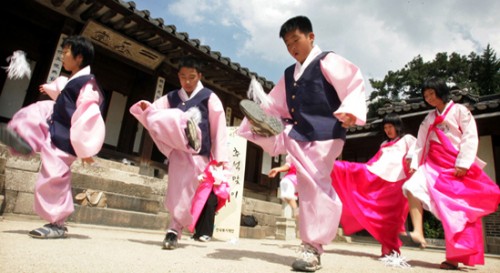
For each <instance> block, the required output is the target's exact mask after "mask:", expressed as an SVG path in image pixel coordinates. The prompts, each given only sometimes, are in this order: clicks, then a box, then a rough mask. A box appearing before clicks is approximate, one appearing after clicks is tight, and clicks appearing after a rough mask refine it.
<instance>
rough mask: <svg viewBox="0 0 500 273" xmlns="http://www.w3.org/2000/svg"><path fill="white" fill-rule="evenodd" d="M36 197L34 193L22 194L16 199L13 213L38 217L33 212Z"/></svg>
mask: <svg viewBox="0 0 500 273" xmlns="http://www.w3.org/2000/svg"><path fill="white" fill-rule="evenodd" d="M33 202H34V196H33V194H32V193H27V192H20V193H19V194H18V195H17V198H16V204H15V206H14V211H13V213H17V214H27V215H36V213H35V211H34V210H33Z"/></svg>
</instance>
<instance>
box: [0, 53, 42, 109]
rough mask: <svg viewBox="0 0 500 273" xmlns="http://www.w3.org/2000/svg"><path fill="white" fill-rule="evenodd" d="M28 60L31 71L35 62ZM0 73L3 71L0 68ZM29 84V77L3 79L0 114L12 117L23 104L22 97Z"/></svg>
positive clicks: (24, 95)
mask: <svg viewBox="0 0 500 273" xmlns="http://www.w3.org/2000/svg"><path fill="white" fill-rule="evenodd" d="M28 61H29V62H30V66H31V71H33V69H34V68H35V65H36V62H34V61H31V60H28ZM0 73H5V71H4V70H3V69H0ZM29 84H30V79H28V78H26V77H24V78H22V79H18V80H11V79H9V78H8V77H7V78H6V79H5V84H4V86H3V89H2V93H1V95H0V116H2V117H5V118H12V116H13V115H14V114H15V113H16V112H17V111H18V110H19V109H21V107H22V106H23V101H24V98H25V97H26V92H27V90H28V86H29Z"/></svg>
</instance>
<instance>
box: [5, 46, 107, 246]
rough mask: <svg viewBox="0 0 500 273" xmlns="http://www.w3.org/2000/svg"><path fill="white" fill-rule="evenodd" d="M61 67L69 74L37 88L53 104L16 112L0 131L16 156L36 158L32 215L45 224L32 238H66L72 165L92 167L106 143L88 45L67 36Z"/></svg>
mask: <svg viewBox="0 0 500 273" xmlns="http://www.w3.org/2000/svg"><path fill="white" fill-rule="evenodd" d="M62 47H63V52H62V62H63V67H64V69H65V70H67V71H69V72H70V76H69V79H68V78H67V77H64V76H61V77H59V78H57V79H56V80H55V81H54V82H52V83H50V84H44V85H41V86H40V92H42V93H47V94H48V95H49V96H50V97H51V98H52V99H53V100H55V102H54V101H50V100H46V101H39V102H37V103H34V104H31V105H29V106H27V107H25V108H23V109H21V110H19V111H18V112H17V113H16V114H15V115H14V116H13V117H12V120H11V121H10V122H9V124H8V127H5V126H2V127H0V137H1V142H3V143H5V144H6V145H7V146H9V147H11V148H12V149H11V151H13V152H14V153H20V154H24V155H29V154H31V153H32V152H39V153H40V158H41V162H42V165H41V169H40V173H39V175H38V178H37V181H36V184H35V191H34V195H35V202H34V209H35V212H36V213H37V214H38V215H39V216H40V217H42V218H43V219H45V220H46V221H48V222H49V224H47V225H44V226H43V227H41V228H38V229H35V230H32V231H30V232H29V236H31V237H33V238H42V239H54V238H64V237H66V232H67V229H66V227H65V226H64V223H65V220H66V219H67V218H68V217H69V215H70V214H71V213H72V212H73V210H74V206H73V197H72V194H71V170H70V166H71V164H72V163H73V162H74V161H75V160H76V159H77V158H82V161H83V162H87V163H92V162H93V160H92V156H94V155H96V154H97V153H98V152H99V150H100V149H101V147H102V145H103V143H104V134H105V127H104V120H103V118H102V116H101V110H100V107H101V106H102V105H103V101H104V97H103V94H102V93H101V91H100V89H99V87H98V84H97V82H96V79H95V77H94V75H92V74H90V65H91V63H92V61H93V58H94V47H93V46H92V43H91V42H90V41H88V40H87V39H85V38H84V37H82V36H70V37H68V38H66V39H65V40H64V41H63V43H62Z"/></svg>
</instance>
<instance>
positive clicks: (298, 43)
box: [283, 29, 314, 64]
mask: <svg viewBox="0 0 500 273" xmlns="http://www.w3.org/2000/svg"><path fill="white" fill-rule="evenodd" d="M283 41H284V42H285V45H286V48H287V49H288V53H290V55H292V57H293V58H294V59H295V60H297V62H299V63H301V64H303V63H304V61H305V60H306V58H307V56H308V55H309V52H311V50H312V49H313V42H314V33H313V32H311V33H309V34H304V33H303V32H300V30H298V29H296V30H294V31H290V32H288V33H287V34H285V37H283Z"/></svg>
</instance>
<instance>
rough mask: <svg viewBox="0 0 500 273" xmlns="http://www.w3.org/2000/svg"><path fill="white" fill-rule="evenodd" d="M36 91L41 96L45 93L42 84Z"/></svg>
mask: <svg viewBox="0 0 500 273" xmlns="http://www.w3.org/2000/svg"><path fill="white" fill-rule="evenodd" d="M38 90H39V91H40V93H42V94H46V93H47V92H46V91H45V88H43V84H42V85H40V87H38Z"/></svg>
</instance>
